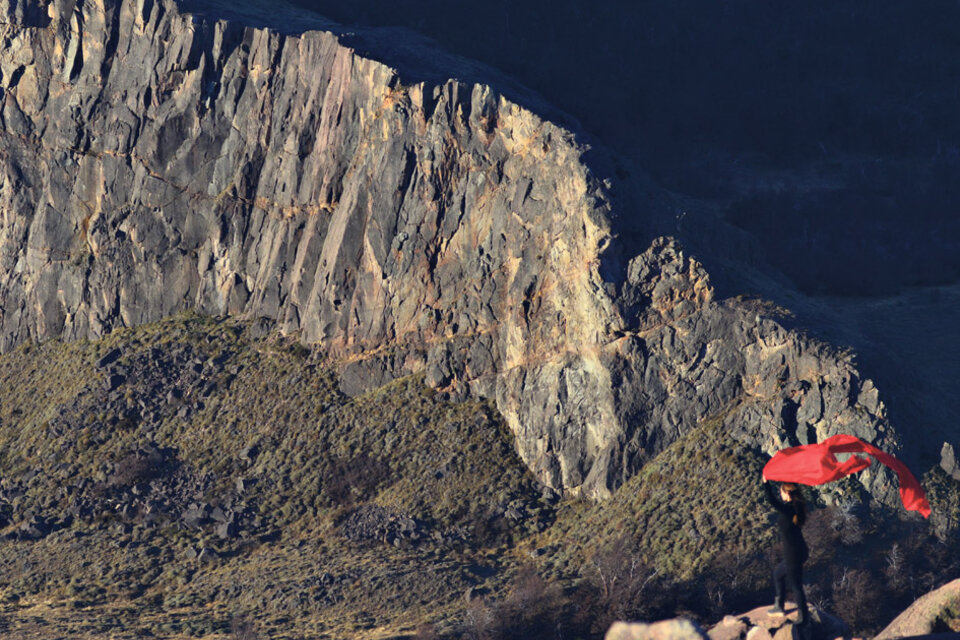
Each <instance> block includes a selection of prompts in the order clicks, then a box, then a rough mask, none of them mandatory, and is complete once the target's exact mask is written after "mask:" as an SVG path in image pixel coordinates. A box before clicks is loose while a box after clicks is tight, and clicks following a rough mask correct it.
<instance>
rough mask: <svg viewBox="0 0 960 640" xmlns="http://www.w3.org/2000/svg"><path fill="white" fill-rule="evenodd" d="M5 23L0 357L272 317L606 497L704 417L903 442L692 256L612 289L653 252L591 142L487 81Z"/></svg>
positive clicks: (141, 7) (162, 34)
mask: <svg viewBox="0 0 960 640" xmlns="http://www.w3.org/2000/svg"><path fill="white" fill-rule="evenodd" d="M0 16H2V17H3V18H2V19H3V21H4V24H3V25H2V26H0V39H2V43H3V44H2V46H0V159H2V169H0V171H2V173H0V212H2V219H0V220H2V222H0V348H2V349H4V350H6V349H10V348H12V347H14V346H15V345H17V344H19V343H22V342H24V341H26V340H29V339H45V338H51V337H63V338H82V337H88V336H97V335H101V334H103V333H105V332H107V331H110V330H111V329H113V328H115V327H118V326H127V325H134V324H138V323H142V322H146V321H150V320H155V319H158V318H161V317H164V316H167V315H169V314H171V313H174V312H176V311H179V310H182V309H185V308H195V309H197V310H199V311H201V312H203V313H210V314H220V313H231V314H246V315H248V316H251V317H254V318H265V319H269V320H270V321H272V322H275V323H276V326H277V327H278V328H279V329H280V330H282V331H284V332H288V333H299V335H300V336H301V338H302V339H303V340H304V341H305V342H307V343H310V344H315V345H318V347H319V348H321V349H322V350H323V351H324V353H325V354H327V355H328V356H329V357H330V358H331V359H332V360H334V361H336V362H338V363H339V366H340V367H341V369H342V374H343V387H344V389H346V390H347V391H349V392H351V393H359V392H362V391H363V390H365V389H368V388H370V387H373V386H376V385H378V384H381V383H383V382H386V381H388V380H389V379H391V378H393V377H396V376H398V375H403V374H406V373H410V372H414V371H426V372H427V380H428V382H430V384H432V385H434V386H436V387H439V388H446V389H450V390H453V391H456V392H458V393H464V392H468V391H469V392H472V393H476V394H479V395H483V396H487V397H492V398H494V399H495V400H496V403H497V406H498V407H499V409H500V410H501V412H502V413H503V414H504V415H505V416H506V417H507V419H508V421H509V423H510V425H511V427H512V428H513V430H514V432H515V433H516V434H517V446H518V449H519V451H520V454H521V456H522V458H523V459H524V460H525V461H526V463H527V464H528V465H529V466H530V467H531V468H532V469H533V470H534V471H535V473H536V474H537V476H538V477H539V478H540V479H541V480H542V481H543V482H544V483H546V484H548V485H550V486H552V487H556V488H564V489H567V490H570V491H573V492H582V493H584V494H587V495H590V496H596V497H602V496H604V495H607V494H608V493H609V492H610V491H611V490H612V489H614V488H615V487H616V486H618V485H619V484H620V483H621V482H622V481H623V480H624V479H625V478H627V477H629V476H630V475H632V474H633V473H634V472H635V471H636V470H637V469H638V468H639V467H640V466H642V464H643V463H644V462H645V461H646V460H647V459H649V458H650V457H651V456H652V455H655V454H656V453H657V452H659V451H660V450H662V448H663V447H665V446H666V445H667V444H669V443H670V442H672V441H673V440H675V439H676V438H677V437H678V436H679V435H680V434H682V433H684V432H685V431H687V430H689V429H691V428H692V427H694V426H695V425H696V424H697V423H698V422H700V421H702V420H706V419H723V420H724V421H725V422H726V424H728V425H729V427H730V428H731V429H734V430H735V431H736V433H737V434H738V435H739V436H741V437H742V438H744V439H745V440H748V441H750V442H751V443H755V444H757V445H758V446H760V447H763V448H764V449H765V450H768V451H772V450H773V449H775V448H777V447H779V446H780V445H781V444H784V443H791V444H797V443H804V442H809V441H812V440H814V439H821V438H823V437H825V436H827V435H831V434H833V433H837V432H838V431H841V430H842V431H844V432H848V433H854V434H855V435H858V436H860V437H863V438H865V439H868V440H871V441H874V442H880V443H881V444H885V445H887V446H893V445H895V444H896V443H895V441H894V439H893V438H892V437H891V432H890V431H889V430H888V427H887V425H886V420H885V414H884V407H883V405H882V403H881V402H880V400H879V397H878V393H877V390H876V389H875V388H874V387H873V385H872V383H871V382H870V381H869V380H862V379H861V377H860V376H859V374H858V372H857V371H856V369H855V367H854V366H853V364H852V362H851V360H850V358H849V357H846V356H843V355H842V354H838V353H837V352H836V351H835V350H833V349H830V348H828V347H826V346H824V345H822V344H819V343H817V342H816V341H813V340H811V339H809V338H806V337H804V336H803V335H801V334H799V333H796V332H793V331H788V330H786V329H784V328H783V327H782V326H781V325H780V324H778V323H777V322H776V321H775V320H773V319H771V318H770V317H769V316H770V314H768V313H766V311H765V310H764V309H763V308H762V307H761V306H758V305H755V304H750V303H745V302H742V301H732V300H726V301H717V300H714V299H713V298H714V296H713V289H712V288H711V286H710V283H709V279H708V277H707V274H706V272H705V270H704V269H703V268H702V266H701V265H700V264H699V263H697V262H696V261H695V260H693V259H692V258H690V257H689V256H687V255H685V254H684V252H683V251H682V250H681V249H680V248H679V247H678V246H677V245H676V243H674V242H672V241H671V240H669V239H657V240H655V241H653V242H652V244H651V246H650V247H649V248H647V250H646V251H644V252H643V253H641V254H640V255H639V256H638V257H636V258H635V259H634V260H632V261H631V262H630V263H629V266H628V267H627V269H626V273H625V274H622V273H621V274H619V275H618V273H617V270H616V267H615V265H616V264H617V262H618V261H617V260H615V259H613V257H612V256H614V255H628V254H630V253H631V252H638V251H640V250H642V249H644V247H635V248H634V247H619V246H618V247H616V250H613V249H611V246H612V244H613V243H614V242H615V236H616V229H615V228H614V226H613V224H612V222H611V220H612V219H613V216H612V215H611V212H612V207H613V204H612V203H611V200H610V197H609V196H608V194H607V190H606V187H605V185H604V183H603V182H602V181H601V180H599V179H598V178H597V177H596V176H595V175H594V174H593V173H592V172H591V171H590V169H589V168H588V166H587V165H586V163H585V162H584V159H583V154H584V147H583V146H581V145H580V144H579V143H578V141H577V140H576V139H575V137H574V135H573V134H572V133H570V132H569V131H566V130H564V129H562V128H560V127H559V126H557V125H555V124H552V123H551V122H548V121H545V120H543V119H541V118H539V117H538V116H536V115H535V114H533V113H531V112H530V111H528V110H525V109H523V108H521V107H520V106H518V105H516V104H513V103H511V102H509V101H508V100H506V99H505V98H503V97H502V96H500V95H498V93H497V92H496V91H495V90H494V89H492V88H491V87H488V86H484V85H467V84H464V83H460V82H457V81H454V80H451V81H448V82H446V83H443V84H440V85H432V84H429V83H426V82H421V83H419V84H405V83H404V81H403V80H406V79H401V77H400V75H399V74H398V73H397V71H395V70H394V69H391V68H389V67H388V66H386V65H384V64H382V63H379V62H376V61H372V60H369V59H364V58H362V57H360V56H358V55H356V54H355V52H354V51H352V50H351V49H349V48H347V47H345V46H343V45H342V44H340V42H339V41H338V39H337V37H336V36H334V35H332V34H330V33H325V32H320V31H308V32H304V33H300V34H296V35H284V34H279V33H276V32H273V31H270V30H267V29H257V28H250V27H245V26H243V25H242V24H239V23H235V22H224V21H218V22H210V21H205V20H202V19H198V18H194V17H192V16H190V15H189V14H184V13H181V12H180V11H179V10H178V8H177V5H176V4H175V3H174V2H172V0H156V1H155V0H126V1H111V0H54V1H53V2H44V1H43V0H0ZM412 80H416V79H412ZM406 81H408V82H409V80H406ZM868 477H869V475H868ZM868 484H869V486H870V487H871V488H872V489H873V490H874V492H875V493H876V494H879V495H880V496H881V497H883V496H884V495H886V492H887V490H888V489H889V488H890V486H889V482H888V477H887V476H882V477H880V478H879V479H877V478H870V479H869V483H868Z"/></svg>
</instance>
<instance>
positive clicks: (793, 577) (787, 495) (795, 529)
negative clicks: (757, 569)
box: [763, 478, 810, 624]
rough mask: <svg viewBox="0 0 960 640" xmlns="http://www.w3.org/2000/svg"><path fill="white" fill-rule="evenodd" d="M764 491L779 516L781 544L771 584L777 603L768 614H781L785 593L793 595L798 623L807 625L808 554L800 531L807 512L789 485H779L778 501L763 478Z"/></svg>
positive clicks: (801, 500) (793, 488) (792, 487)
mask: <svg viewBox="0 0 960 640" xmlns="http://www.w3.org/2000/svg"><path fill="white" fill-rule="evenodd" d="M763 488H764V490H765V492H766V494H767V500H769V501H770V504H771V505H773V508H774V509H776V510H777V511H778V512H779V515H778V517H777V525H778V526H779V528H780V541H781V543H782V544H783V562H781V563H780V564H778V565H777V567H776V568H775V569H774V570H773V584H774V586H775V587H776V590H777V599H776V601H775V602H774V605H773V608H772V609H770V613H779V614H782V613H784V610H783V604H784V599H785V597H786V589H787V588H789V589H790V590H791V591H793V594H794V597H795V598H796V600H797V623H798V624H805V623H806V622H807V597H806V595H805V594H804V593H803V563H804V562H806V560H807V557H808V556H809V555H810V552H809V551H808V549H807V543H806V542H804V540H803V532H802V531H801V530H800V529H801V527H803V523H804V522H805V521H806V518H807V509H806V505H805V503H804V501H803V494H801V493H800V487H799V486H797V485H795V484H792V483H784V484H781V485H780V498H779V499H778V498H777V496H775V495H774V494H773V488H772V487H771V485H770V483H769V482H768V481H767V479H766V478H764V479H763Z"/></svg>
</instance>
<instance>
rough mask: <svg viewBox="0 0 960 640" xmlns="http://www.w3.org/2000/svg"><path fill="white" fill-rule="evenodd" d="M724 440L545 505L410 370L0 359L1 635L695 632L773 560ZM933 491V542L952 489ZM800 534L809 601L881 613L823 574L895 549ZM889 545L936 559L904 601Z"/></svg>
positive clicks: (231, 338) (481, 419)
mask: <svg viewBox="0 0 960 640" xmlns="http://www.w3.org/2000/svg"><path fill="white" fill-rule="evenodd" d="M720 425H721V421H720V420H719V419H717V420H714V421H709V422H706V423H704V424H701V425H700V426H699V427H697V428H696V429H694V430H693V431H691V432H690V433H688V434H686V435H685V436H684V437H683V438H682V439H681V440H679V441H678V442H676V443H675V444H674V445H672V446H671V447H669V448H668V449H667V450H665V451H664V452H663V453H662V454H661V455H660V456H658V457H657V458H656V459H655V460H654V461H653V462H652V463H651V464H649V465H648V466H647V467H646V468H645V469H644V470H643V472H642V473H641V474H639V475H638V476H636V477H635V478H633V479H632V480H630V481H629V482H628V483H627V484H626V485H625V486H624V487H623V488H621V489H620V490H619V491H618V492H617V493H616V495H614V496H613V498H612V499H610V500H609V501H607V502H604V503H602V504H593V503H589V502H581V501H576V500H563V501H561V500H560V499H559V498H558V497H557V496H556V494H554V493H553V492H552V491H550V490H549V489H546V488H544V487H541V486H539V485H538V484H537V483H536V481H535V480H534V479H533V478H532V476H531V475H530V474H529V473H528V472H527V471H526V469H525V467H524V465H523V464H522V462H521V461H520V460H519V459H518V457H517V456H516V454H515V451H514V447H513V443H512V435H511V434H510V433H509V431H508V429H507V428H506V426H505V424H504V423H503V421H502V419H501V418H500V416H499V415H498V414H497V413H496V411H495V410H494V409H493V408H492V407H491V406H490V405H489V404H487V403H484V402H478V401H470V402H464V403H453V402H450V401H449V400H447V399H446V398H445V397H444V396H443V395H442V394H437V393H435V392H433V391H431V390H429V389H427V388H426V387H425V386H424V385H423V383H422V381H421V380H420V379H419V378H417V377H412V378H407V379H403V380H398V381H396V382H394V383H392V384H389V385H387V386H385V387H383V388H380V389H378V390H375V391H372V392H370V393H368V394H366V395H363V396H360V397H356V398H348V397H346V396H344V395H343V394H341V393H340V391H339V389H338V384H337V377H336V375H335V373H334V372H333V369H332V368H331V366H330V365H329V364H328V363H324V362H322V361H321V360H319V359H318V358H317V356H316V355H315V354H313V353H311V352H310V351H309V350H308V349H305V348H304V347H302V346H300V345H299V344H298V343H296V342H294V341H292V340H290V339H286V338H281V337H279V336H277V335H276V334H273V333H271V332H269V331H268V330H266V328H265V327H263V326H260V324H259V323H245V322H241V321H239V320H235V319H223V318H206V317H201V316H197V315H194V314H184V315H180V316H177V317H174V318H170V319H168V320H165V321H163V322H159V323H155V324H151V325H145V326H142V327H139V328H137V329H131V330H124V331H118V332H116V333H114V334H112V335H110V336H107V337H106V338H104V339H102V340H99V341H95V342H80V343H60V342H49V343H45V344H41V345H25V346H23V347H22V348H20V349H18V350H17V351H15V352H12V353H9V354H6V355H4V356H0V632H2V633H4V634H7V635H16V636H17V637H23V638H53V637H62V636H69V637H78V638H84V637H86V638H102V637H113V638H141V637H157V638H253V637H260V638H265V637H270V638H303V637H311V638H312V637H329V638H400V637H407V638H412V637H420V638H430V637H465V636H466V637H474V638H501V639H505V638H516V637H525V638H538V637H543V638H548V637H550V638H552V637H554V635H555V632H556V630H558V629H559V630H561V631H562V633H563V635H564V637H567V638H578V637H580V638H587V637H598V636H601V635H602V632H603V630H604V629H605V627H606V624H607V623H608V622H609V621H610V620H611V619H612V618H614V617H635V618H644V617H645V618H653V617H659V616H664V615H673V614H675V613H677V612H686V613H688V614H692V615H695V616H699V617H700V618H701V619H703V620H704V621H706V622H710V621H711V620H713V619H714V618H718V617H720V616H722V615H723V614H724V613H726V612H729V611H731V610H738V609H739V608H743V607H744V606H747V605H749V606H754V605H755V604H756V603H757V601H758V600H760V601H765V599H768V597H769V594H768V593H767V591H768V590H769V585H768V577H767V572H768V569H769V563H770V560H771V553H772V552H773V541H772V530H771V527H770V523H771V512H770V509H769V508H768V507H767V506H766V505H764V504H763V503H762V502H761V500H762V494H761V492H760V486H759V483H758V477H759V470H760V466H761V464H762V462H763V460H762V457H761V456H759V455H758V454H757V452H754V451H751V450H749V449H746V448H744V447H743V446H742V445H740V444H739V443H737V442H736V441H735V440H733V439H732V438H730V437H729V436H728V435H727V434H725V433H724V432H723V430H722V429H721V426H720ZM941 475H942V474H941ZM928 482H929V483H930V484H931V487H933V488H934V493H933V497H934V498H935V503H936V504H940V503H942V505H943V506H942V508H941V511H943V512H944V513H945V514H946V513H947V512H948V511H949V512H950V514H948V515H945V516H944V517H943V518H940V519H939V520H937V523H938V524H937V526H936V527H935V528H934V529H935V532H937V533H938V534H939V535H940V536H941V538H942V539H945V540H952V539H953V537H955V529H956V525H955V523H956V521H957V517H956V513H955V512H956V504H957V501H956V496H955V494H956V490H955V483H953V484H951V483H950V481H949V479H945V478H944V477H940V475H937V474H933V475H932V476H931V477H930V478H928ZM844 514H846V515H844ZM841 515H843V517H845V518H846V517H847V516H849V518H848V519H846V520H844V519H842V518H841V517H840V516H841ZM851 518H852V519H851ZM812 521H814V522H819V524H818V525H816V526H818V527H819V529H818V531H819V533H817V532H816V531H811V532H810V533H809V534H808V536H812V537H811V539H816V540H818V541H819V542H817V543H816V544H819V545H820V546H819V547H818V549H821V550H820V551H816V552H815V554H814V559H813V560H812V561H811V564H812V569H811V573H810V575H811V576H812V577H811V579H810V580H811V585H812V586H811V588H812V589H813V590H814V595H815V596H816V595H817V594H818V593H819V594H820V596H819V597H820V598H821V602H823V601H825V600H831V601H832V600H837V599H838V598H840V600H837V601H838V602H847V601H844V600H842V598H843V597H846V598H847V599H848V600H850V601H852V600H851V599H856V598H860V600H863V598H865V597H873V598H874V600H873V601H869V600H868V601H869V602H874V604H876V602H878V601H877V600H876V598H878V597H880V596H884V594H883V593H881V594H879V595H877V594H873V595H871V594H866V595H863V594H859V595H858V594H852V593H849V589H848V590H847V591H846V592H845V591H843V589H844V588H845V587H843V585H842V584H841V585H840V587H839V588H837V587H836V584H837V578H836V571H837V570H839V569H840V568H844V569H847V568H849V569H851V570H859V569H858V568H862V567H864V566H866V567H867V568H869V560H870V558H874V559H875V557H877V556H876V554H877V553H881V552H883V553H887V552H888V551H889V547H890V545H891V544H892V543H893V542H894V541H896V540H898V539H899V538H896V537H895V536H894V534H889V535H886V536H885V537H884V536H879V535H877V536H875V537H876V540H875V541H874V542H872V543H871V545H866V544H865V543H864V542H863V540H864V538H865V537H866V538H868V539H869V534H870V532H871V531H870V529H869V526H871V525H868V524H866V523H867V522H870V521H871V520H869V519H868V518H866V517H861V516H858V515H857V514H856V513H852V512H849V509H848V510H847V511H844V512H843V513H842V514H841V513H839V512H838V511H837V508H832V509H819V510H818V511H817V512H816V514H815V517H812ZM837 523H839V525H838V524H837ZM852 527H858V528H859V529H858V530H859V531H861V533H860V538H859V539H857V538H856V536H850V535H848V534H849V532H850V530H851V528H852ZM901 533H902V532H901ZM818 535H819V538H817V536H818ZM897 535H900V534H897ZM909 535H910V536H913V538H912V539H915V540H918V541H920V542H918V544H917V545H916V546H917V549H918V550H919V551H916V553H921V552H922V553H925V554H927V556H929V558H930V559H929V561H925V562H926V565H925V566H924V568H923V569H922V571H920V572H919V573H917V577H916V579H915V580H914V581H913V582H912V583H910V584H906V583H904V585H906V586H904V585H900V586H899V587H897V588H898V589H900V591H898V592H897V593H898V594H900V595H899V597H901V598H902V599H906V598H907V597H908V596H909V595H910V594H912V593H914V592H918V591H919V590H920V589H922V588H923V587H924V586H926V585H927V583H930V582H934V581H936V579H938V578H937V576H938V575H939V574H940V573H942V572H943V571H948V570H950V566H952V565H950V563H949V562H948V561H946V560H944V561H943V562H940V561H939V560H937V559H936V558H937V557H938V556H936V554H935V553H934V554H931V553H928V551H929V550H928V549H927V548H926V547H924V546H923V544H924V543H923V542H922V541H923V540H927V539H931V538H929V535H928V532H927V531H926V530H925V529H916V528H914V529H913V530H912V533H909ZM892 536H893V537H892ZM881 538H882V539H881ZM938 544H939V545H940V547H942V548H943V549H946V550H948V551H949V549H952V548H953V547H952V546H950V545H944V544H940V543H938ZM884 545H886V546H884ZM836 549H840V550H841V552H840V553H837V552H836ZM878 549H879V551H878ZM904 549H906V552H907V556H908V557H909V558H912V557H913V556H910V555H909V554H910V553H913V551H911V550H910V549H908V548H906V547H904ZM858 563H859V564H858ZM938 563H939V564H940V565H942V566H940V567H939V568H937V564H938ZM614 584H615V586H613V585H614ZM818 589H819V591H817V590H818ZM838 589H839V590H838ZM887 595H889V594H887ZM854 596H856V598H855V597H854ZM884 597H886V596H884ZM844 606H849V605H844ZM874 608H875V609H876V608H877V607H874ZM879 610H880V611H883V610H884V609H883V608H882V607H880V608H879ZM890 611H891V617H892V612H893V611H895V610H893V609H890ZM874 616H875V617H876V614H875V613H874ZM864 624H865V625H870V624H873V625H876V624H878V623H877V622H876V621H872V622H871V621H870V620H867V621H866V622H865V623H864ZM865 628H866V627H865Z"/></svg>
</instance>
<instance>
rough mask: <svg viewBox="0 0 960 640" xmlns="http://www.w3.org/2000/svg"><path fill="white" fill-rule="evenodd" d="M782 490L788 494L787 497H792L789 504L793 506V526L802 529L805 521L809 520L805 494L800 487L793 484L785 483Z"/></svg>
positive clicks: (781, 486)
mask: <svg viewBox="0 0 960 640" xmlns="http://www.w3.org/2000/svg"><path fill="white" fill-rule="evenodd" d="M780 488H781V489H783V490H784V491H786V492H787V495H788V496H789V497H790V501H789V502H790V504H791V505H793V509H794V514H793V524H795V525H798V526H801V527H802V526H803V523H804V521H805V520H806V519H807V503H806V501H805V500H804V499H803V492H802V491H800V485H797V484H794V483H792V482H784V483H783V484H781V485H780Z"/></svg>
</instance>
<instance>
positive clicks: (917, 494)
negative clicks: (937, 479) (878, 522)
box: [763, 435, 930, 518]
mask: <svg viewBox="0 0 960 640" xmlns="http://www.w3.org/2000/svg"><path fill="white" fill-rule="evenodd" d="M838 453H869V454H870V455H871V456H873V457H874V458H876V459H877V460H878V461H879V462H880V463H881V464H884V465H886V466H888V467H890V468H891V469H893V470H894V472H896V474H897V478H898V479H899V480H900V499H901V500H902V501H903V506H904V507H906V509H907V510H908V511H919V512H920V514H921V515H923V517H924V518H928V517H930V503H929V502H927V494H926V493H924V491H923V487H921V486H920V483H919V482H917V479H916V478H915V477H914V475H913V474H912V473H910V470H909V469H907V465H905V464H903V463H902V462H900V461H899V460H897V459H896V458H895V457H893V456H892V455H890V454H889V453H884V452H883V451H881V450H880V449H878V448H876V447H875V446H873V445H872V444H868V443H866V442H864V441H863V440H860V439H858V438H855V437H853V436H848V435H838V436H833V437H832V438H827V439H826V440H824V441H823V442H820V443H818V444H808V445H804V446H802V447H790V448H789V449H783V450H782V451H778V452H777V453H776V455H775V456H773V458H771V459H770V461H769V462H768V463H767V464H766V466H765V467H764V468H763V476H764V477H765V478H766V479H767V480H776V481H777V482H796V483H798V484H808V485H817V484H826V483H828V482H833V481H834V480H839V479H840V478H843V477H845V476H848V475H850V474H851V473H856V472H857V471H862V470H863V469H866V468H867V467H869V466H870V458H863V457H860V456H850V459H849V460H847V461H846V462H840V461H839V460H837V456H836V454H838Z"/></svg>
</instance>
